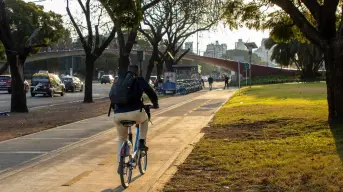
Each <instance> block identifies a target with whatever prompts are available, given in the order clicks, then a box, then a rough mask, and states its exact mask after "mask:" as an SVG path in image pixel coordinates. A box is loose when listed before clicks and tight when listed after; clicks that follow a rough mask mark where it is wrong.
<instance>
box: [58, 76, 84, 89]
mask: <svg viewBox="0 0 343 192" xmlns="http://www.w3.org/2000/svg"><path fill="white" fill-rule="evenodd" d="M61 80H62V82H63V83H64V85H65V87H66V91H71V92H75V91H80V92H82V91H83V82H82V81H81V80H80V79H79V78H77V77H71V76H64V77H63V78H62V79H61Z"/></svg>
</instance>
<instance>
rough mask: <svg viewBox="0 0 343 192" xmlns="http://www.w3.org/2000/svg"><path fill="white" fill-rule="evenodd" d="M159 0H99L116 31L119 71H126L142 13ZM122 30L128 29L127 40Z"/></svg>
mask: <svg viewBox="0 0 343 192" xmlns="http://www.w3.org/2000/svg"><path fill="white" fill-rule="evenodd" d="M160 1H161V0H147V1H140V0H100V2H101V4H102V5H103V6H104V8H105V9H106V11H107V13H108V14H109V16H110V18H111V20H112V22H113V24H114V25H115V27H116V29H117V32H118V44H119V56H120V57H119V73H124V72H126V71H127V68H128V65H129V64H130V63H131V61H130V53H131V50H132V48H133V46H134V44H136V43H137V42H136V37H137V34H138V28H139V26H140V22H141V21H142V17H143V13H144V12H145V11H147V10H148V9H150V8H151V7H153V6H155V5H156V4H157V3H159V2H160ZM124 31H129V33H128V37H127V40H126V39H125V37H124Z"/></svg>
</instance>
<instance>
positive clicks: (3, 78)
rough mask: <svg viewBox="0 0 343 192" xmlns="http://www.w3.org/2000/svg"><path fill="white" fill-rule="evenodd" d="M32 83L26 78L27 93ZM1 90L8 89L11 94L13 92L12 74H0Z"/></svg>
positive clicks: (25, 88) (25, 87)
mask: <svg viewBox="0 0 343 192" xmlns="http://www.w3.org/2000/svg"><path fill="white" fill-rule="evenodd" d="M29 89H30V85H29V83H28V82H27V81H26V80H24V90H25V93H27V92H29ZM0 91H7V92H8V93H9V94H11V93H12V77H11V75H0Z"/></svg>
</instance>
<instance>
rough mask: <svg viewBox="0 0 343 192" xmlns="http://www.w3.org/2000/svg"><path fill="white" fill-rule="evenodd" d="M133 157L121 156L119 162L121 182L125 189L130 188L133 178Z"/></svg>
mask: <svg viewBox="0 0 343 192" xmlns="http://www.w3.org/2000/svg"><path fill="white" fill-rule="evenodd" d="M131 160H132V159H131V156H121V157H120V162H119V175H120V182H121V185H122V186H123V187H124V188H127V187H129V184H130V182H131V178H132V167H131Z"/></svg>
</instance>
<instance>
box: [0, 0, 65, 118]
mask: <svg viewBox="0 0 343 192" xmlns="http://www.w3.org/2000/svg"><path fill="white" fill-rule="evenodd" d="M63 32H64V27H63V20H62V16H61V15H59V14H56V13H54V12H51V11H49V12H45V11H44V9H43V7H42V6H39V5H36V4H34V3H26V2H24V1H22V0H7V1H6V5H5V2H4V0H0V41H1V42H2V44H3V46H4V48H5V49H6V50H7V51H6V58H7V65H5V67H8V66H9V67H10V69H11V76H12V96H11V112H28V108H27V104H26V93H25V91H24V89H23V87H24V64H25V60H26V58H27V57H28V56H29V55H30V54H34V53H36V52H38V51H39V48H40V47H42V46H46V44H47V43H48V42H56V41H57V40H58V39H59V38H60V37H61V36H62V34H63ZM0 71H1V70H0Z"/></svg>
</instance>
